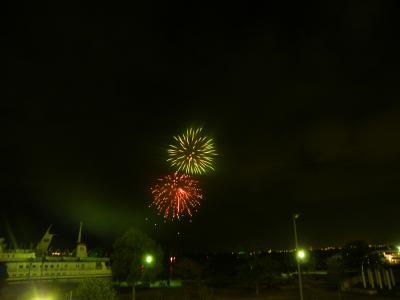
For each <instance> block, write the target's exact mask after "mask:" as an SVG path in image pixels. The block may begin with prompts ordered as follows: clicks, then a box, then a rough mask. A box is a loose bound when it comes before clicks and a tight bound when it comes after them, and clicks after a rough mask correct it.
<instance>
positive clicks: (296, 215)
mask: <svg viewBox="0 0 400 300" xmlns="http://www.w3.org/2000/svg"><path fill="white" fill-rule="evenodd" d="M299 217H300V215H299V214H294V215H293V217H292V219H293V230H294V241H295V246H296V262H297V274H298V276H299V292H300V300H303V283H302V281H301V268H300V257H298V255H297V254H298V253H297V251H298V249H299V243H298V240H297V227H296V219H297V218H299Z"/></svg>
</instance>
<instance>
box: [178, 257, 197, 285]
mask: <svg viewBox="0 0 400 300" xmlns="http://www.w3.org/2000/svg"><path fill="white" fill-rule="evenodd" d="M202 271H203V268H202V266H200V264H198V263H197V262H195V261H194V260H192V259H189V258H183V259H180V260H178V261H177V262H176V263H175V264H174V268H173V274H174V276H176V277H179V278H182V279H192V280H199V279H200V278H201V274H202Z"/></svg>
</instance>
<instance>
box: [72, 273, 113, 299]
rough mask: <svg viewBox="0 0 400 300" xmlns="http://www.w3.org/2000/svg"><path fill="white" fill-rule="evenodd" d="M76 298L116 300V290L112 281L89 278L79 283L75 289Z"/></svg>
mask: <svg viewBox="0 0 400 300" xmlns="http://www.w3.org/2000/svg"><path fill="white" fill-rule="evenodd" d="M73 295H74V299H75V298H76V299H79V300H115V299H117V296H116V292H115V290H114V289H113V288H112V286H111V283H110V282H108V281H105V280H102V279H96V278H89V279H85V280H83V281H82V282H80V283H79V285H78V286H77V288H76V289H75V291H74V294H73Z"/></svg>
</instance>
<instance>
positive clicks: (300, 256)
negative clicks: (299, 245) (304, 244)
mask: <svg viewBox="0 0 400 300" xmlns="http://www.w3.org/2000/svg"><path fill="white" fill-rule="evenodd" d="M305 257H306V252H305V251H304V250H299V251H297V258H298V259H300V260H303V259H304V258H305Z"/></svg>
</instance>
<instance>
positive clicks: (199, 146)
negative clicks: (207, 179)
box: [167, 127, 217, 174]
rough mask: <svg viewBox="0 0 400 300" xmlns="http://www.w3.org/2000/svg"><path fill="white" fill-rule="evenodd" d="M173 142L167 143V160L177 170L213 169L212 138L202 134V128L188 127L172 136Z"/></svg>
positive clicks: (213, 148) (189, 171) (194, 171)
mask: <svg viewBox="0 0 400 300" xmlns="http://www.w3.org/2000/svg"><path fill="white" fill-rule="evenodd" d="M174 142H175V144H173V145H169V148H168V150H167V151H168V159H167V161H168V162H170V164H171V165H172V166H173V167H176V168H177V170H178V171H183V172H185V173H188V174H203V173H206V172H207V171H209V170H214V156H216V155H217V152H216V150H215V147H214V142H213V139H212V138H209V137H207V136H205V135H203V134H202V128H201V127H200V128H196V129H193V128H189V129H187V130H186V132H184V133H183V134H181V135H177V136H174Z"/></svg>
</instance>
